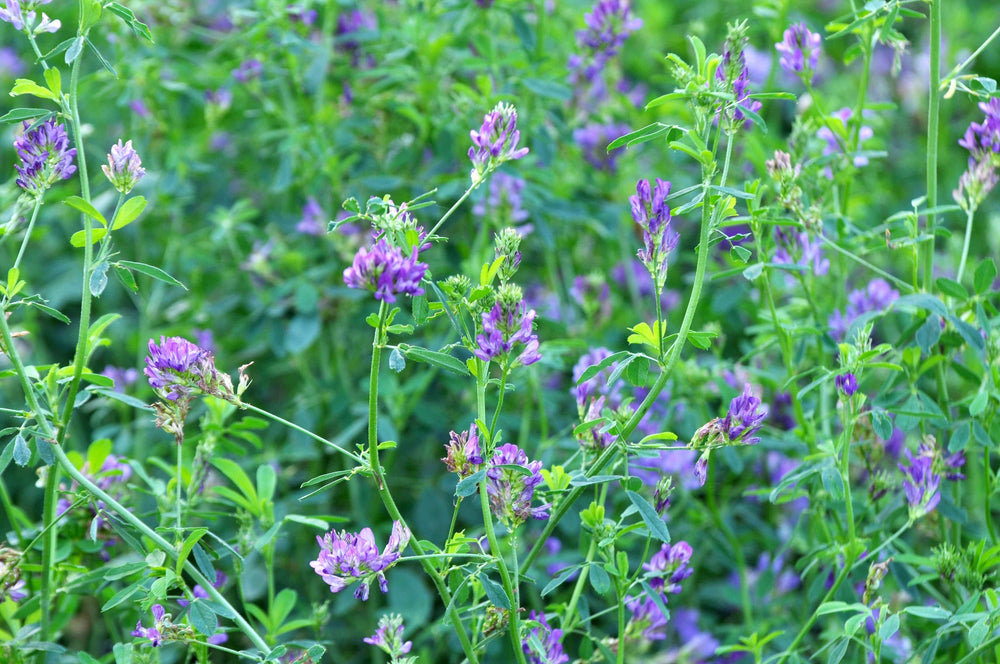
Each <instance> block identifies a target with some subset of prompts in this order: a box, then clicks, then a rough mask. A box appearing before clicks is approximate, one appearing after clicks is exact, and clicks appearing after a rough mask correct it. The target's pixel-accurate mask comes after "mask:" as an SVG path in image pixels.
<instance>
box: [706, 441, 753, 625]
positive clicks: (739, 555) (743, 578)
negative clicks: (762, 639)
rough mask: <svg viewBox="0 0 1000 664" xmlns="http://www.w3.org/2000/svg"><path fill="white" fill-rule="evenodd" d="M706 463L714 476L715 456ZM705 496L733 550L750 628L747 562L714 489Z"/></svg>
mask: <svg viewBox="0 0 1000 664" xmlns="http://www.w3.org/2000/svg"><path fill="white" fill-rule="evenodd" d="M708 463H709V467H710V468H711V470H710V471H709V472H710V473H711V474H712V475H713V476H714V474H715V457H709V461H708ZM705 498H706V502H707V503H708V511H709V512H710V513H711V514H712V520H713V521H715V525H716V526H718V528H719V530H721V531H722V533H723V535H725V537H726V541H727V542H729V547H730V548H731V549H732V550H733V557H734V558H735V560H736V566H737V568H738V572H739V577H740V602H741V605H742V609H743V622H744V624H745V625H746V626H747V627H748V628H750V627H752V626H753V603H752V602H751V601H750V581H749V579H748V578H747V563H746V558H745V557H744V556H743V547H742V546H741V545H740V540H739V538H737V537H736V533H734V532H733V529H732V528H731V527H730V526H729V524H728V523H726V521H725V520H724V519H723V518H722V514H721V513H720V512H719V506H718V504H717V502H716V499H715V491H714V489H713V488H712V487H711V486H710V487H709V488H708V490H707V491H705Z"/></svg>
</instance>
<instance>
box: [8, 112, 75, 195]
mask: <svg viewBox="0 0 1000 664" xmlns="http://www.w3.org/2000/svg"><path fill="white" fill-rule="evenodd" d="M30 127H31V123H30V122H28V121H27V120H25V122H24V126H23V132H22V133H21V135H20V136H18V137H17V138H16V139H14V148H15V149H16V150H17V154H18V156H19V157H20V158H21V163H20V164H18V165H17V166H15V169H16V170H17V174H18V177H17V180H16V182H17V185H18V186H19V187H21V188H22V189H24V190H25V191H27V192H30V193H32V194H34V195H35V196H40V195H41V194H42V193H43V192H44V191H45V190H46V189H48V188H49V187H51V186H52V184H53V183H55V182H56V181H58V180H66V179H68V178H69V177H70V176H71V175H73V173H75V172H76V166H74V165H73V157H75V156H76V148H71V147H70V144H69V137H68V136H67V135H66V128H65V127H63V126H62V125H61V124H59V123H58V122H56V121H55V119H54V118H50V119H48V120H46V121H45V122H43V123H41V124H40V125H38V126H37V127H35V128H34V129H32V130H30V131H29V128H30Z"/></svg>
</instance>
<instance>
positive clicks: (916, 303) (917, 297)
mask: <svg viewBox="0 0 1000 664" xmlns="http://www.w3.org/2000/svg"><path fill="white" fill-rule="evenodd" d="M892 306H893V308H894V309H896V308H899V307H913V308H916V309H923V310H924V311H930V312H933V313H935V314H937V315H938V316H941V317H945V316H947V315H948V307H946V306H944V302H942V301H941V300H939V299H938V298H936V297H934V296H933V295H931V294H929V293H913V294H912V295H904V296H903V297H901V298H899V299H898V300H896V301H895V302H894V303H893V305H892Z"/></svg>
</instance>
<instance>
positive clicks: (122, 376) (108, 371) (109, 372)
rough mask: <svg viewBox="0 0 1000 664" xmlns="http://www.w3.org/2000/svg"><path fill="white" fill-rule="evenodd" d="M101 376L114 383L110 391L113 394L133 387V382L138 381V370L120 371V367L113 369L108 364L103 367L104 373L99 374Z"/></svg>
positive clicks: (130, 368)
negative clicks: (130, 386)
mask: <svg viewBox="0 0 1000 664" xmlns="http://www.w3.org/2000/svg"><path fill="white" fill-rule="evenodd" d="M101 375H102V376H107V377H108V378H110V379H111V380H113V381H114V383H115V384H114V386H113V387H112V389H113V390H114V391H115V392H124V391H125V388H126V387H128V386H129V385H134V384H135V381H137V380H138V379H139V372H138V370H136V369H134V368H132V367H129V368H128V369H122V368H120V367H113V366H111V365H110V364H109V365H107V366H106V367H104V371H102V372H101Z"/></svg>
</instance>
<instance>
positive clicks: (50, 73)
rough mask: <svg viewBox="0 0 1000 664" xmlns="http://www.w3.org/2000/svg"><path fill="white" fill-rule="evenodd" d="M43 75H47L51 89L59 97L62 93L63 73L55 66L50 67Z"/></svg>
mask: <svg viewBox="0 0 1000 664" xmlns="http://www.w3.org/2000/svg"><path fill="white" fill-rule="evenodd" d="M43 75H44V76H45V82H46V83H47V84H48V86H49V90H51V91H52V94H54V95H55V96H56V98H57V99H58V97H59V95H61V94H62V74H60V73H59V70H58V69H56V68H55V67H49V68H48V69H46V70H45V73H44V74H43Z"/></svg>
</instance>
